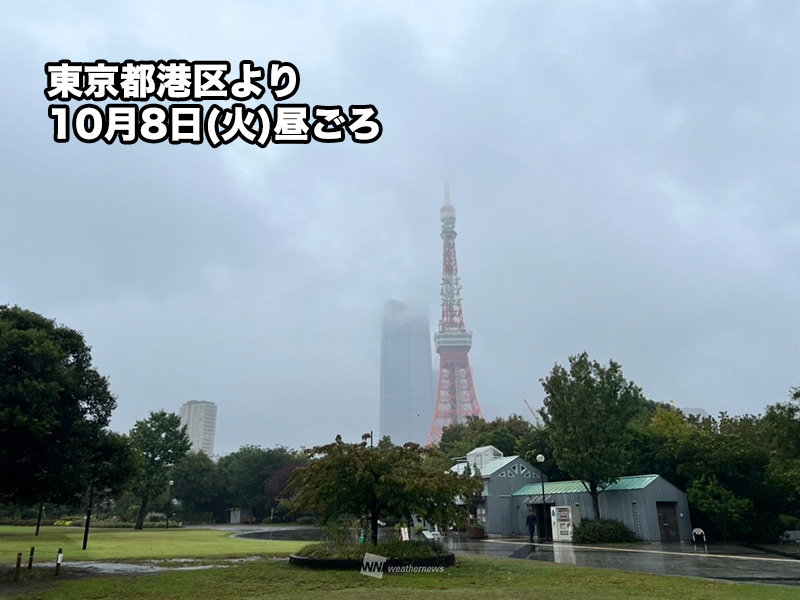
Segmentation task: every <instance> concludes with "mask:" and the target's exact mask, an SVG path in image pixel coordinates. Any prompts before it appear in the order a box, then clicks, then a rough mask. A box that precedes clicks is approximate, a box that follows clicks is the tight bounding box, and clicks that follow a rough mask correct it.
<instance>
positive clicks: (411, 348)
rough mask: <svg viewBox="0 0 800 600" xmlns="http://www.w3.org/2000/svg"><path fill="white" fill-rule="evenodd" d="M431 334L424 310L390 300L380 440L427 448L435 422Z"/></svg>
mask: <svg viewBox="0 0 800 600" xmlns="http://www.w3.org/2000/svg"><path fill="white" fill-rule="evenodd" d="M431 364H432V363H431V330H430V323H429V321H428V313H427V311H426V310H425V307H424V306H422V305H418V304H407V303H405V302H399V301H397V300H389V301H388V302H386V306H385V308H384V311H383V334H382V339H381V400H380V402H381V405H380V427H379V433H380V437H383V436H386V435H388V436H389V437H391V439H392V442H394V443H395V444H405V443H406V442H415V443H417V444H420V445H423V444H425V440H426V439H427V437H428V433H429V432H430V428H431V421H432V420H433V405H434V397H435V396H434V387H433V371H432V368H431Z"/></svg>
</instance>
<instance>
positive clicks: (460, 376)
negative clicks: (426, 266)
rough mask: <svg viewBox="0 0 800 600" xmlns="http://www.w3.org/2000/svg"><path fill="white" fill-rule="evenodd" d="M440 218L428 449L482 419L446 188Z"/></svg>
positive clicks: (453, 210) (452, 208) (451, 208)
mask: <svg viewBox="0 0 800 600" xmlns="http://www.w3.org/2000/svg"><path fill="white" fill-rule="evenodd" d="M440 218H441V221H442V240H443V241H444V265H443V268H442V320H441V321H439V331H437V332H436V334H435V335H434V336H433V340H434V343H435V344H436V352H438V353H439V391H438V393H437V394H436V412H435V413H434V415H433V423H432V424H431V432H430V434H428V441H427V443H428V444H429V445H430V444H437V443H439V440H440V439H441V437H442V429H444V428H445V427H447V426H449V425H453V424H455V423H464V422H466V420H467V417H468V416H470V415H475V416H477V417H483V414H482V413H481V407H480V405H478V397H477V396H476V395H475V386H474V385H473V384H472V371H471V370H470V368H469V349H470V348H471V347H472V332H471V331H467V328H466V327H465V326H464V313H463V311H462V309H461V280H460V279H459V277H458V262H457V261H456V209H455V208H454V207H453V205H452V204H450V191H449V190H448V189H447V187H446V186H445V188H444V206H443V207H442V210H441V217H440Z"/></svg>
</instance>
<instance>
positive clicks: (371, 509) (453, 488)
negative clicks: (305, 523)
mask: <svg viewBox="0 0 800 600" xmlns="http://www.w3.org/2000/svg"><path fill="white" fill-rule="evenodd" d="M426 453H427V450H425V449H424V448H421V447H420V446H418V445H417V444H411V443H408V444H405V445H404V446H392V447H390V448H387V447H385V446H384V447H378V448H370V447H368V446H367V443H366V441H364V442H362V443H360V444H345V443H344V442H342V440H341V437H338V436H337V438H336V442H335V443H333V444H328V445H326V446H317V447H316V448H312V449H311V450H309V451H308V455H309V458H310V459H311V460H310V462H309V464H308V466H306V467H302V468H300V469H297V470H296V471H295V472H294V474H293V475H292V478H291V480H290V481H289V490H290V492H291V493H292V496H291V497H290V505H291V506H292V509H293V511H294V512H303V511H315V512H318V513H319V514H320V515H321V521H322V522H323V523H326V522H328V521H329V520H331V519H335V518H338V517H342V516H345V515H352V516H355V517H358V518H361V517H366V518H367V520H368V522H369V525H370V532H371V540H372V543H373V544H377V543H378V521H379V520H380V519H382V518H387V517H396V518H398V519H405V520H407V521H410V520H411V517H412V515H416V516H418V517H420V518H423V519H425V520H426V521H428V522H430V523H433V524H434V525H438V526H440V527H443V528H446V527H448V526H449V525H450V524H451V523H453V522H457V523H458V522H465V521H466V518H467V513H466V510H465V509H464V507H463V506H460V505H459V504H457V503H456V498H459V497H461V498H469V497H472V496H473V495H474V494H476V493H477V492H478V491H480V490H481V489H483V484H482V483H481V481H480V480H479V479H477V478H474V477H469V476H465V475H458V474H456V473H454V472H452V471H441V470H440V469H439V468H438V467H437V466H436V464H435V462H434V463H427V464H426V463H425V456H426Z"/></svg>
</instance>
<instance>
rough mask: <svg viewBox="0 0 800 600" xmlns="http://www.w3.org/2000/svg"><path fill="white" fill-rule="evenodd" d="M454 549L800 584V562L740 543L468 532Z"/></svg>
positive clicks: (452, 539)
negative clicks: (541, 539) (548, 538)
mask: <svg viewBox="0 0 800 600" xmlns="http://www.w3.org/2000/svg"><path fill="white" fill-rule="evenodd" d="M447 543H448V546H449V547H450V548H451V549H452V550H454V551H455V552H466V553H469V554H484V555H489V556H502V557H507V558H519V559H524V560H540V561H545V562H556V563H563V564H569V565H580V566H585V567H600V568H606V569H619V570H621V571H639V572H642V573H657V574H663V575H683V576H688V577H702V578H707V579H722V580H725V581H741V582H749V583H773V584H781V585H794V586H800V560H796V559H791V558H780V557H777V556H773V555H771V554H768V553H766V552H760V551H758V550H750V549H747V548H743V547H739V546H723V545H718V546H709V547H708V554H706V553H705V552H704V549H703V548H702V547H701V548H699V549H698V552H695V549H694V546H693V545H692V544H691V543H685V544H656V543H652V544H650V543H645V544H636V545H629V546H625V547H616V548H603V547H594V546H578V545H573V544H568V543H557V544H553V543H542V544H529V543H527V541H525V540H522V539H519V538H517V539H489V540H470V539H468V538H466V536H463V535H452V534H451V535H450V536H448V537H447Z"/></svg>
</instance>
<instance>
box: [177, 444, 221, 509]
mask: <svg viewBox="0 0 800 600" xmlns="http://www.w3.org/2000/svg"><path fill="white" fill-rule="evenodd" d="M170 477H171V478H172V479H173V480H174V481H175V487H174V488H173V491H174V494H175V498H176V499H178V500H180V501H181V503H182V504H183V509H184V511H186V512H188V513H200V512H213V511H214V508H215V507H214V504H215V500H216V499H217V497H218V495H219V493H220V475H219V472H218V469H217V465H215V464H214V461H213V460H211V458H209V456H208V455H207V454H206V453H205V452H189V453H188V454H186V456H184V457H183V458H181V459H180V460H179V461H177V462H176V463H175V466H174V467H172V471H171V472H170Z"/></svg>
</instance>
